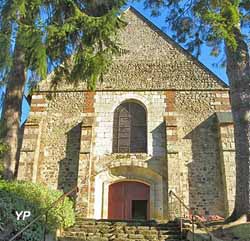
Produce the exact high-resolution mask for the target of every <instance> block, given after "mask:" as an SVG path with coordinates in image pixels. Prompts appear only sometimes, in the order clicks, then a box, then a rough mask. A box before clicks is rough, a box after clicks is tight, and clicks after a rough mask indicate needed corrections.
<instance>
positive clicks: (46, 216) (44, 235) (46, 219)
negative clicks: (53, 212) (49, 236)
mask: <svg viewBox="0 0 250 241" xmlns="http://www.w3.org/2000/svg"><path fill="white" fill-rule="evenodd" d="M47 221H48V212H46V213H45V225H44V231H43V241H46V232H47V228H46V227H47Z"/></svg>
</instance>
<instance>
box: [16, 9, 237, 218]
mask: <svg viewBox="0 0 250 241" xmlns="http://www.w3.org/2000/svg"><path fill="white" fill-rule="evenodd" d="M123 17H124V19H125V20H126V21H127V22H128V25H127V27H126V28H125V29H124V30H123V31H121V32H120V33H119V36H118V37H119V39H120V42H121V43H122V46H123V47H124V48H125V49H127V50H128V51H125V52H124V54H122V55H121V56H119V57H116V59H115V60H114V63H113V64H112V66H111V68H110V70H109V72H108V73H107V74H106V75H105V76H104V82H103V83H98V85H97V90H96V91H95V92H90V91H88V90H86V86H84V84H82V85H79V86H78V87H73V86H70V85H66V84H65V83H63V82H62V83H61V84H60V85H59V86H58V89H57V90H56V91H51V90H50V88H49V86H50V82H49V80H50V78H48V79H47V80H44V81H42V82H41V83H40V84H39V88H40V90H39V91H37V92H36V93H34V94H33V96H32V100H31V113H30V117H29V119H28V121H27V122H26V124H25V126H24V134H23V136H22V139H23V142H22V146H21V152H20V160H19V172H18V179H25V180H32V181H34V182H40V183H45V184H46V185H48V186H49V187H51V188H54V189H62V190H63V191H64V192H66V191H68V190H70V189H71V188H73V187H74V186H75V185H78V187H79V189H80V192H79V193H78V195H77V197H76V196H74V198H75V201H76V208H77V210H78V211H79V212H80V213H81V214H82V216H83V217H88V218H96V219H105V218H107V217H108V208H109V207H108V190H109V185H111V184H113V183H114V182H119V181H138V182H143V183H145V184H148V185H149V186H150V210H149V213H150V218H151V219H159V220H161V219H167V218H174V217H175V216H176V215H179V214H180V208H179V207H180V205H179V203H178V202H177V201H176V199H174V198H171V197H169V195H168V193H169V191H170V190H172V191H174V192H175V193H176V194H177V195H178V196H179V197H180V198H182V199H183V201H184V202H185V203H186V204H187V205H188V206H189V207H190V208H192V209H194V210H196V212H198V213H199V214H201V215H212V214H217V215H221V216H227V215H229V214H230V212H231V211H232V209H233V203H234V193H235V179H234V176H235V160H234V142H233V124H232V123H224V124H223V123H221V122H220V119H218V114H217V115H216V113H220V112H222V113H224V112H230V110H231V107H230V101H229V93H228V88H227V86H226V85H225V84H224V83H223V82H222V81H221V80H219V79H218V78H217V77H215V76H214V75H213V74H212V73H211V72H209V71H208V70H207V69H206V68H204V67H203V66H202V65H201V64H200V63H198V61H197V60H195V59H194V58H193V57H191V56H190V55H189V54H188V53H186V52H185V51H184V50H183V49H181V48H180V47H178V46H177V45H176V44H174V43H173V42H172V40H170V39H169V38H168V37H166V36H165V35H164V34H163V33H161V32H160V30H159V29H156V28H155V27H154V26H152V24H151V23H149V22H148V21H147V20H146V19H145V18H143V17H142V16H141V15H140V14H139V13H138V12H137V11H136V10H134V9H131V8H130V9H129V10H127V11H126V12H125V13H124V16H123ZM111 87H112V88H111ZM125 101H130V102H136V103H138V104H140V105H142V106H143V107H144V109H145V111H146V114H147V153H113V150H112V143H113V127H114V126H113V123H114V112H115V110H116V108H117V107H118V106H119V105H120V104H122V103H124V102H125ZM182 214H183V210H182ZM186 214H187V213H186Z"/></svg>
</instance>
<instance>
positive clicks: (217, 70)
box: [0, 1, 228, 123]
mask: <svg viewBox="0 0 250 241" xmlns="http://www.w3.org/2000/svg"><path fill="white" fill-rule="evenodd" d="M129 5H131V6H133V7H134V8H135V9H137V10H138V11H139V12H140V13H141V14H142V15H144V17H146V18H147V19H148V20H149V21H151V22H152V23H153V24H154V25H156V26H157V27H158V28H160V29H162V31H163V32H165V33H166V34H167V35H169V36H170V37H171V35H172V32H171V31H170V29H169V28H166V27H167V25H166V22H165V16H164V15H161V16H159V17H152V16H151V12H150V10H149V9H144V5H143V1H140V2H133V3H128V4H127V6H126V7H124V9H127V8H128V7H129ZM163 28H164V30H163ZM183 47H184V46H183ZM220 58H221V56H219V57H213V56H210V49H209V48H208V47H206V46H203V47H202V54H201V56H200V57H199V61H200V62H201V63H203V64H204V65H205V66H207V67H208V68H209V69H210V70H211V71H212V72H213V73H214V74H216V75H217V76H218V77H219V78H221V79H222V80H223V81H224V82H225V83H228V78H227V76H226V71H225V68H222V67H218V66H214V63H217V62H218V61H219V59H220ZM0 97H1V89H0ZM0 113H1V108H0ZM28 115H29V106H28V104H27V103H26V101H23V108H22V120H21V122H22V123H23V122H24V121H25V120H26V119H27V117H28Z"/></svg>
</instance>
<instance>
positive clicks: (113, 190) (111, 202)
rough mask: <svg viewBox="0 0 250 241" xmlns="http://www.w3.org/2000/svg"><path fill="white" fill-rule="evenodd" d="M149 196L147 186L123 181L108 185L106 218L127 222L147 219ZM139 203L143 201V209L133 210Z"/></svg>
mask: <svg viewBox="0 0 250 241" xmlns="http://www.w3.org/2000/svg"><path fill="white" fill-rule="evenodd" d="M149 195H150V189H149V186H148V185H146V184H144V183H140V182H134V181H133V182H132V181H131V182H129V181H125V182H118V183H114V184H112V185H110V186H109V199H108V218H109V219H121V220H129V219H133V218H137V217H145V218H144V219H149ZM140 201H143V202H141V203H143V204H144V206H145V208H143V207H142V208H140V209H138V210H135V209H136V205H138V203H140ZM136 211H137V212H136ZM135 215H137V216H135Z"/></svg>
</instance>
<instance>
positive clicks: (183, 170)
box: [168, 91, 230, 216]
mask: <svg viewBox="0 0 250 241" xmlns="http://www.w3.org/2000/svg"><path fill="white" fill-rule="evenodd" d="M175 98H176V100H175V108H176V109H175V117H174V118H173V117H172V120H175V119H176V126H177V134H176V137H175V138H174V139H176V140H177V141H176V142H175V143H173V144H172V145H171V147H172V150H171V152H170V155H169V158H170V159H169V160H168V163H169V164H170V163H175V164H174V165H172V168H171V170H169V173H170V174H169V175H171V176H172V178H174V177H175V176H176V175H177V176H179V183H176V182H175V183H174V184H173V183H172V185H171V187H169V188H170V189H171V188H173V189H174V191H176V192H177V194H179V195H180V197H181V198H183V200H184V202H185V203H187V204H189V206H190V207H191V208H193V209H195V210H196V211H197V212H198V213H200V214H202V215H207V214H219V215H221V216H224V215H225V206H224V186H223V176H222V172H221V166H220V165H221V163H220V149H219V139H218V131H219V130H218V127H217V120H216V117H215V116H214V113H215V112H220V111H230V104H229V96H228V92H227V91H177V92H176V97H175ZM175 167H177V169H175ZM171 176H169V178H168V180H169V183H171V178H170V177H171Z"/></svg>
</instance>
